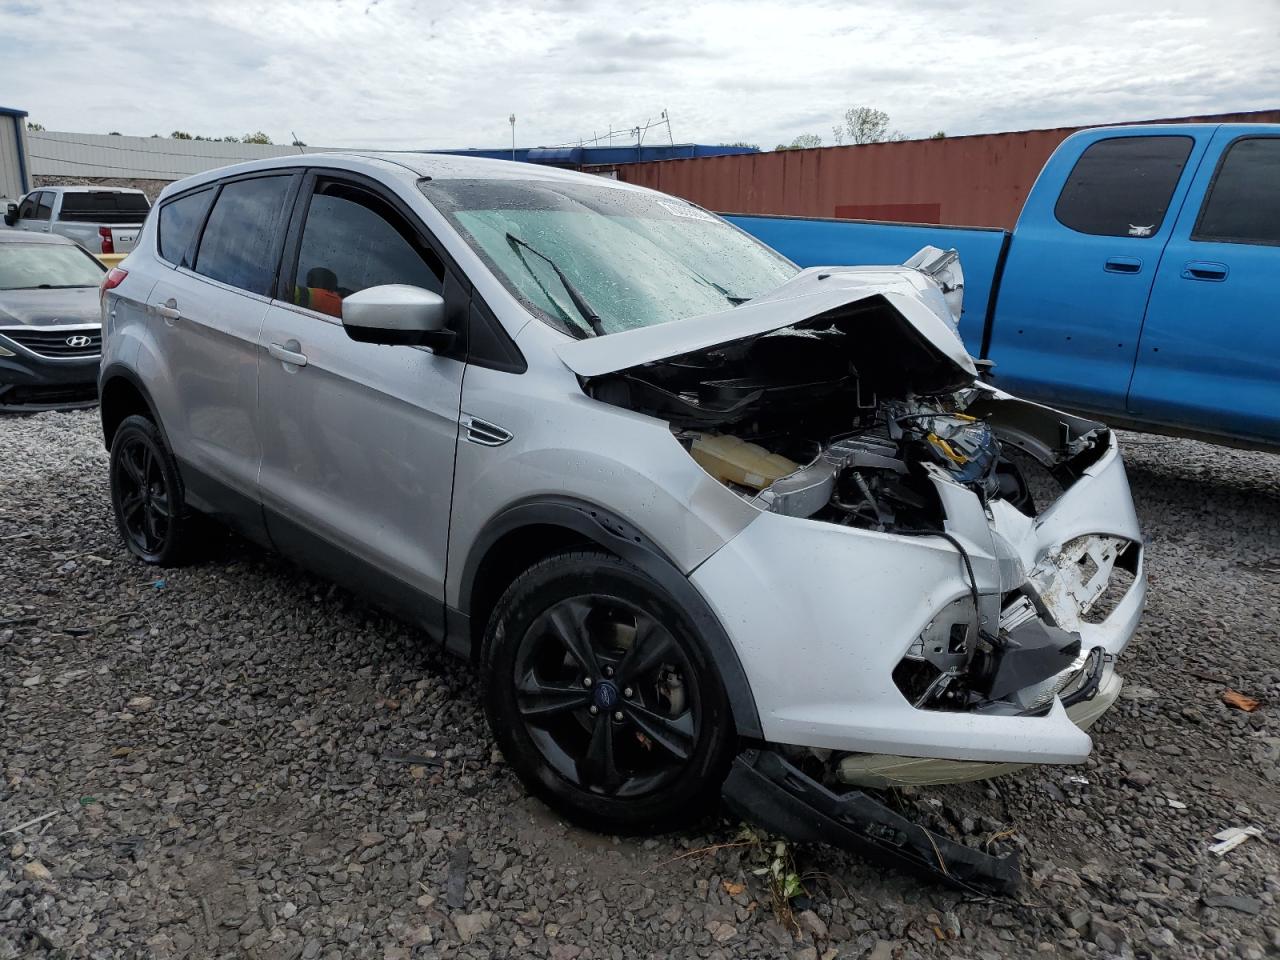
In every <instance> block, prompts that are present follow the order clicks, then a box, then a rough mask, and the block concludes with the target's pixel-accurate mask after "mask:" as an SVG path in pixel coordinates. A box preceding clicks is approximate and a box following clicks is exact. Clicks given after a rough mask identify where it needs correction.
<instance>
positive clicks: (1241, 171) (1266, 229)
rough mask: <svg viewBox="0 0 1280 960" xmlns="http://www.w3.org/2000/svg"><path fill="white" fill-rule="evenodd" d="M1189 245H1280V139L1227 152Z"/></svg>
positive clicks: (1254, 140) (1241, 144) (1249, 142)
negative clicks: (1200, 242) (1202, 242)
mask: <svg viewBox="0 0 1280 960" xmlns="http://www.w3.org/2000/svg"><path fill="white" fill-rule="evenodd" d="M1191 239H1192V240H1216V241H1218V242H1219V243H1256V244H1268V245H1273V246H1275V245H1280V137H1250V138H1248V139H1245V140H1237V141H1236V142H1235V143H1233V144H1232V145H1231V146H1230V147H1229V148H1228V149H1227V153H1226V156H1224V157H1223V158H1222V165H1221V166H1219V167H1218V172H1217V174H1216V175H1215V176H1214V178H1213V185H1212V186H1211V187H1210V188H1209V196H1208V197H1207V198H1206V199H1205V202H1204V208H1203V209H1202V210H1201V211H1200V220H1199V222H1197V223H1196V228H1195V231H1194V232H1193V233H1192V235H1191Z"/></svg>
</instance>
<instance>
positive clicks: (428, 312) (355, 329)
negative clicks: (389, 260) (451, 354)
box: [342, 283, 454, 350]
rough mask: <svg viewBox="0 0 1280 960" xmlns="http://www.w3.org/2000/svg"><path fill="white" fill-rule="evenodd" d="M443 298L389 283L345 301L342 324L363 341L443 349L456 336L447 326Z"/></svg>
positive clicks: (413, 288) (353, 338)
mask: <svg viewBox="0 0 1280 960" xmlns="http://www.w3.org/2000/svg"><path fill="white" fill-rule="evenodd" d="M444 322H445V316H444V298H443V297H441V296H440V294H438V293H432V292H431V291H430V290H423V289H422V288H421V287H411V286H409V285H408V284H404V283H387V284H383V285H382V286H378V287H368V288H366V289H364V290H361V291H360V292H358V293H353V294H351V296H349V297H347V298H346V299H345V300H343V301H342V327H343V329H344V330H346V331H347V336H349V337H350V338H351V339H352V340H358V341H359V342H360V343H385V344H389V345H392V346H421V347H430V348H431V349H433V350H440V349H443V348H444V347H447V346H448V345H449V344H450V343H451V342H452V341H453V337H454V333H453V331H452V330H446V329H445V326H444Z"/></svg>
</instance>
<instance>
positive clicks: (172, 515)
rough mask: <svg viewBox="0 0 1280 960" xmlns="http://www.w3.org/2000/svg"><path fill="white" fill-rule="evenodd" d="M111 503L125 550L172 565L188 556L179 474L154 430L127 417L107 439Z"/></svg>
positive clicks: (187, 528) (147, 423)
mask: <svg viewBox="0 0 1280 960" xmlns="http://www.w3.org/2000/svg"><path fill="white" fill-rule="evenodd" d="M110 471H111V506H112V509H113V510H114V511H115V516H116V529H117V530H119V531H120V536H121V538H122V539H123V540H124V542H125V546H126V547H128V548H129V552H130V553H132V554H133V555H134V556H136V557H138V558H139V559H141V560H144V561H145V562H147V563H151V564H155V565H157V566H161V567H170V566H177V565H178V564H181V563H183V562H185V561H186V560H187V559H188V558H189V556H190V553H191V551H190V546H191V517H190V515H189V511H188V509H187V505H186V501H185V499H184V497H183V487H182V477H181V476H179V474H178V465H177V463H176V462H175V461H174V459H173V454H172V453H170V452H169V448H168V446H167V445H166V444H165V442H164V437H163V436H162V435H161V433H160V430H159V428H158V427H157V426H156V425H155V424H154V423H152V422H151V421H150V420H149V419H147V418H146V417H143V416H137V415H134V416H130V417H126V418H125V419H124V420H123V421H122V422H121V424H120V426H119V427H117V428H116V432H115V436H113V437H112V438H111V467H110Z"/></svg>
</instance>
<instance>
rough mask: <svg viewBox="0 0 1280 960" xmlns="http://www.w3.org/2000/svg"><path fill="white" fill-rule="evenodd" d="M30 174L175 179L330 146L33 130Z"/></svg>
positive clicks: (320, 151)
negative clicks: (265, 158) (217, 168)
mask: <svg viewBox="0 0 1280 960" xmlns="http://www.w3.org/2000/svg"><path fill="white" fill-rule="evenodd" d="M27 139H28V142H29V144H30V154H29V156H30V163H31V173H32V175H33V176H42V177H86V178H88V177H142V178H147V179H152V180H180V179H181V178H183V177H188V176H190V175H191V174H193V173H202V172H203V171H205V170H212V169H214V168H215V167H224V166H226V165H227V164H229V163H239V162H240V161H241V160H261V159H262V158H264V157H281V156H287V155H290V154H297V153H322V152H325V151H326V150H331V149H332V148H329V147H292V146H289V145H288V144H281V143H276V144H257V143H223V142H220V141H214V140H170V139H169V138H168V137H122V136H111V135H108V134H102V133H58V132H54V131H36V132H33V133H31V134H29V135H28V138H27Z"/></svg>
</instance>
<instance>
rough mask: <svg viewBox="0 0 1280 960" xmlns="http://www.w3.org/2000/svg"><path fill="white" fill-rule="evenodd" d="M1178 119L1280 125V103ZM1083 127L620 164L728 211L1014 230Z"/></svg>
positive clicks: (620, 173)
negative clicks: (1035, 187) (1047, 169)
mask: <svg viewBox="0 0 1280 960" xmlns="http://www.w3.org/2000/svg"><path fill="white" fill-rule="evenodd" d="M1177 121H1183V122H1187V123H1191V122H1230V121H1235V122H1253V123H1280V110H1267V111H1257V112H1253V113H1237V114H1220V115H1217V116H1209V117H1179V118H1177ZM1144 122H1148V123H1156V122H1162V123H1168V122H1171V121H1168V120H1162V121H1154V120H1152V121H1144ZM1175 122H1176V121H1175ZM1079 129H1082V128H1080V127H1059V128H1056V129H1053V130H1027V131H1024V132H1020V133H995V134H983V135H978V136H970V137H948V138H947V139H945V140H905V141H901V142H898V143H873V144H865V145H862V146H853V147H820V148H817V149H813V150H785V151H778V152H775V153H760V154H749V155H747V156H738V157H707V158H703V159H696V160H665V161H662V162H659V163H636V164H622V165H619V166H617V167H614V168H613V169H614V170H616V172H617V177H618V179H619V180H625V181H626V182H628V183H636V184H640V185H641V186H645V187H652V188H654V189H655V190H662V191H664V192H665V193H673V194H675V195H676V196H679V197H684V198H686V199H688V200H692V201H693V202H694V203H697V204H700V205H702V206H704V207H706V208H707V209H709V210H716V211H719V212H722V213H765V214H784V215H787V216H798V217H841V218H849V219H867V220H898V221H905V222H919V223H952V224H966V225H970V226H983V227H1004V228H1005V229H1012V228H1013V225H1014V223H1015V221H1016V220H1017V219H1018V212H1019V211H1020V210H1021V209H1022V201H1023V200H1024V199H1026V196H1027V192H1028V191H1029V190H1030V189H1031V184H1032V183H1034V182H1035V179H1036V175H1037V174H1038V173H1039V172H1040V168H1041V167H1043V166H1044V162H1045V161H1046V160H1047V159H1048V158H1049V155H1050V154H1051V153H1053V151H1054V149H1055V148H1056V147H1057V146H1058V144H1060V143H1061V142H1062V141H1063V140H1065V139H1066V138H1067V137H1068V136H1070V135H1071V134H1072V133H1074V132H1075V131H1076V130H1079ZM594 172H599V171H594Z"/></svg>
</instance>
